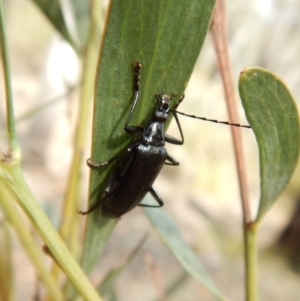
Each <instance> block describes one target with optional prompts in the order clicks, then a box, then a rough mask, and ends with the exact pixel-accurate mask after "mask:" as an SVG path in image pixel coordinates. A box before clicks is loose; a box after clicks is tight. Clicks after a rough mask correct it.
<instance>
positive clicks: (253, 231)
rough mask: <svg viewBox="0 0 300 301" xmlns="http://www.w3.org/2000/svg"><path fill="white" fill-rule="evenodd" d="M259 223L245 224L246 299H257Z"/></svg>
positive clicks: (254, 300) (255, 300)
mask: <svg viewBox="0 0 300 301" xmlns="http://www.w3.org/2000/svg"><path fill="white" fill-rule="evenodd" d="M257 229H258V224H257V223H251V224H248V225H246V226H244V239H245V269H246V301H257Z"/></svg>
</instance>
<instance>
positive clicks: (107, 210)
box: [79, 62, 240, 218]
mask: <svg viewBox="0 0 300 301" xmlns="http://www.w3.org/2000/svg"><path fill="white" fill-rule="evenodd" d="M141 68H142V64H141V63H140V62H135V63H134V66H133V74H134V76H133V78H134V80H133V83H134V90H135V93H134V101H133V105H132V108H131V110H130V113H129V115H128V118H127V121H126V123H125V127H124V130H125V131H126V132H127V133H129V134H136V133H138V132H141V133H142V138H141V139H138V140H136V141H134V142H133V143H131V144H129V146H128V147H127V149H126V150H125V151H124V152H122V153H121V154H119V155H117V156H115V157H113V158H111V159H110V160H108V161H106V162H102V163H97V162H91V161H90V159H88V160H87V164H88V166H89V167H90V168H92V169H95V168H102V167H103V166H105V165H107V164H109V163H111V162H113V161H115V160H116V159H118V158H120V157H122V156H124V159H123V162H122V164H121V166H120V167H119V168H118V169H117V170H116V171H115V172H114V173H113V175H112V176H111V177H110V179H109V181H108V183H107V185H106V187H105V190H104V193H103V194H102V195H101V196H100V198H99V200H98V202H96V203H95V204H94V205H93V206H92V207H90V208H89V209H88V210H87V211H79V213H81V214H88V213H90V212H92V211H93V210H95V209H96V208H97V207H98V206H100V205H101V212H102V215H103V216H104V217H107V218H118V217H120V216H121V215H123V214H125V213H127V212H128V211H130V210H132V209H133V208H134V207H136V206H144V207H161V206H163V204H164V203H163V200H162V198H161V197H160V196H159V194H158V193H157V192H156V190H155V189H154V188H153V187H152V185H153V182H154V181H155V179H156V177H157V176H158V174H159V173H160V171H161V169H162V167H163V165H164V164H166V165H171V166H177V165H179V162H178V161H177V160H175V159H174V158H173V157H172V156H170V155H169V154H168V152H167V150H166V148H165V143H166V142H168V143H171V144H176V145H182V144H183V143H184V137H183V133H182V129H181V126H180V122H179V119H178V116H177V111H176V108H177V107H178V105H179V104H180V103H181V102H182V100H183V99H184V95H182V96H181V97H180V98H179V100H178V102H177V104H176V105H175V107H174V109H170V102H171V100H172V99H173V97H174V95H171V96H169V95H167V94H165V93H164V91H160V92H158V93H156V94H155V98H156V101H157V108H156V109H155V111H154V113H153V116H152V118H151V120H150V121H149V122H148V123H147V125H146V126H145V127H142V126H132V125H129V123H130V121H131V118H132V115H133V113H134V110H135V107H136V105H137V103H138V100H139V94H140V88H139V79H140V71H141ZM170 112H171V113H172V115H173V117H174V118H175V121H176V124H177V126H178V130H179V133H180V139H177V138H174V137H172V136H170V135H168V134H166V133H165V128H164V123H165V122H166V121H167V120H168V117H169V113H170ZM178 113H179V114H183V113H180V112H178ZM183 115H187V114H183ZM187 116H190V117H193V118H200V119H204V120H206V118H202V117H196V116H194V115H187ZM209 121H213V122H218V121H216V120H209ZM225 123H226V122H225ZM227 124H229V123H227ZM230 125H234V126H240V125H237V124H230ZM148 192H150V193H151V195H152V196H153V197H154V199H155V200H156V202H157V205H150V204H141V201H142V200H143V198H144V197H145V195H146V194H147V193H148Z"/></svg>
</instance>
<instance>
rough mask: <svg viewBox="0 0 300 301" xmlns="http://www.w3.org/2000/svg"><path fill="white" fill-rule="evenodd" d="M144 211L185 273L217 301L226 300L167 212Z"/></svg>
mask: <svg viewBox="0 0 300 301" xmlns="http://www.w3.org/2000/svg"><path fill="white" fill-rule="evenodd" d="M151 198H152V197H151V196H150V195H149V194H148V196H147V197H146V198H145V199H149V202H151ZM152 201H153V199H152ZM144 210H145V212H146V214H147V216H148V218H149V220H150V222H151V224H152V226H153V227H154V229H155V231H156V232H157V234H158V235H159V236H160V238H161V239H162V240H163V242H164V243H165V244H166V246H167V247H168V248H169V249H170V250H171V252H172V253H173V255H174V256H175V257H176V259H177V260H178V261H179V263H180V264H181V265H182V267H183V268H184V269H185V271H186V272H187V273H189V274H190V275H191V276H192V277H193V278H194V279H195V280H197V281H198V282H199V283H201V284H202V285H203V286H204V287H205V288H206V289H207V290H208V291H210V292H211V294H212V295H213V296H214V297H215V298H216V300H226V299H225V298H224V297H223V296H222V295H221V293H220V292H219V291H218V289H217V287H216V286H215V284H214V283H213V282H212V280H211V279H210V277H209V276H208V274H207V273H206V272H205V270H204V268H203V266H202V264H201V263H200V260H199V259H198V258H197V256H196V255H195V253H194V252H193V251H192V250H191V248H190V247H189V246H188V245H187V244H186V242H185V241H184V240H183V238H182V236H181V234H180V233H179V231H178V229H177V227H176V225H175V223H174V222H173V221H172V219H171V217H170V216H169V215H168V213H167V211H166V210H164V209H163V208H160V209H159V210H153V208H145V209H144Z"/></svg>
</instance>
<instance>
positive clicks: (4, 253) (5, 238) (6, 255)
mask: <svg viewBox="0 0 300 301" xmlns="http://www.w3.org/2000/svg"><path fill="white" fill-rule="evenodd" d="M0 195H1V197H3V195H2V194H1V192H0ZM9 230H10V229H9V226H8V222H7V220H6V219H1V220H0V300H5V301H13V300H15V299H16V298H15V292H14V276H13V274H14V271H13V264H12V253H13V252H12V249H13V246H12V242H11V235H10V234H11V231H9Z"/></svg>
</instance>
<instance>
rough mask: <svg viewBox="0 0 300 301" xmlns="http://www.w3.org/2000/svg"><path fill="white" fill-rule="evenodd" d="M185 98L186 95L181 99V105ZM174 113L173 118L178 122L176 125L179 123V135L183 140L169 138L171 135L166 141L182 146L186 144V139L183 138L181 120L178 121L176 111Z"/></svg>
mask: <svg viewBox="0 0 300 301" xmlns="http://www.w3.org/2000/svg"><path fill="white" fill-rule="evenodd" d="M183 98H184V95H182V96H181V97H180V99H179V101H178V102H179V103H180V102H181V101H182V100H183ZM179 103H177V105H176V106H175V107H176V108H177V107H178V105H179ZM172 113H173V116H174V118H175V120H176V123H177V126H178V129H179V133H180V136H181V139H177V138H174V137H172V136H169V135H167V134H166V135H165V140H166V141H167V142H169V143H172V144H177V145H182V144H183V143H184V137H183V133H182V129H181V125H180V122H179V119H178V116H177V113H176V111H172Z"/></svg>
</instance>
